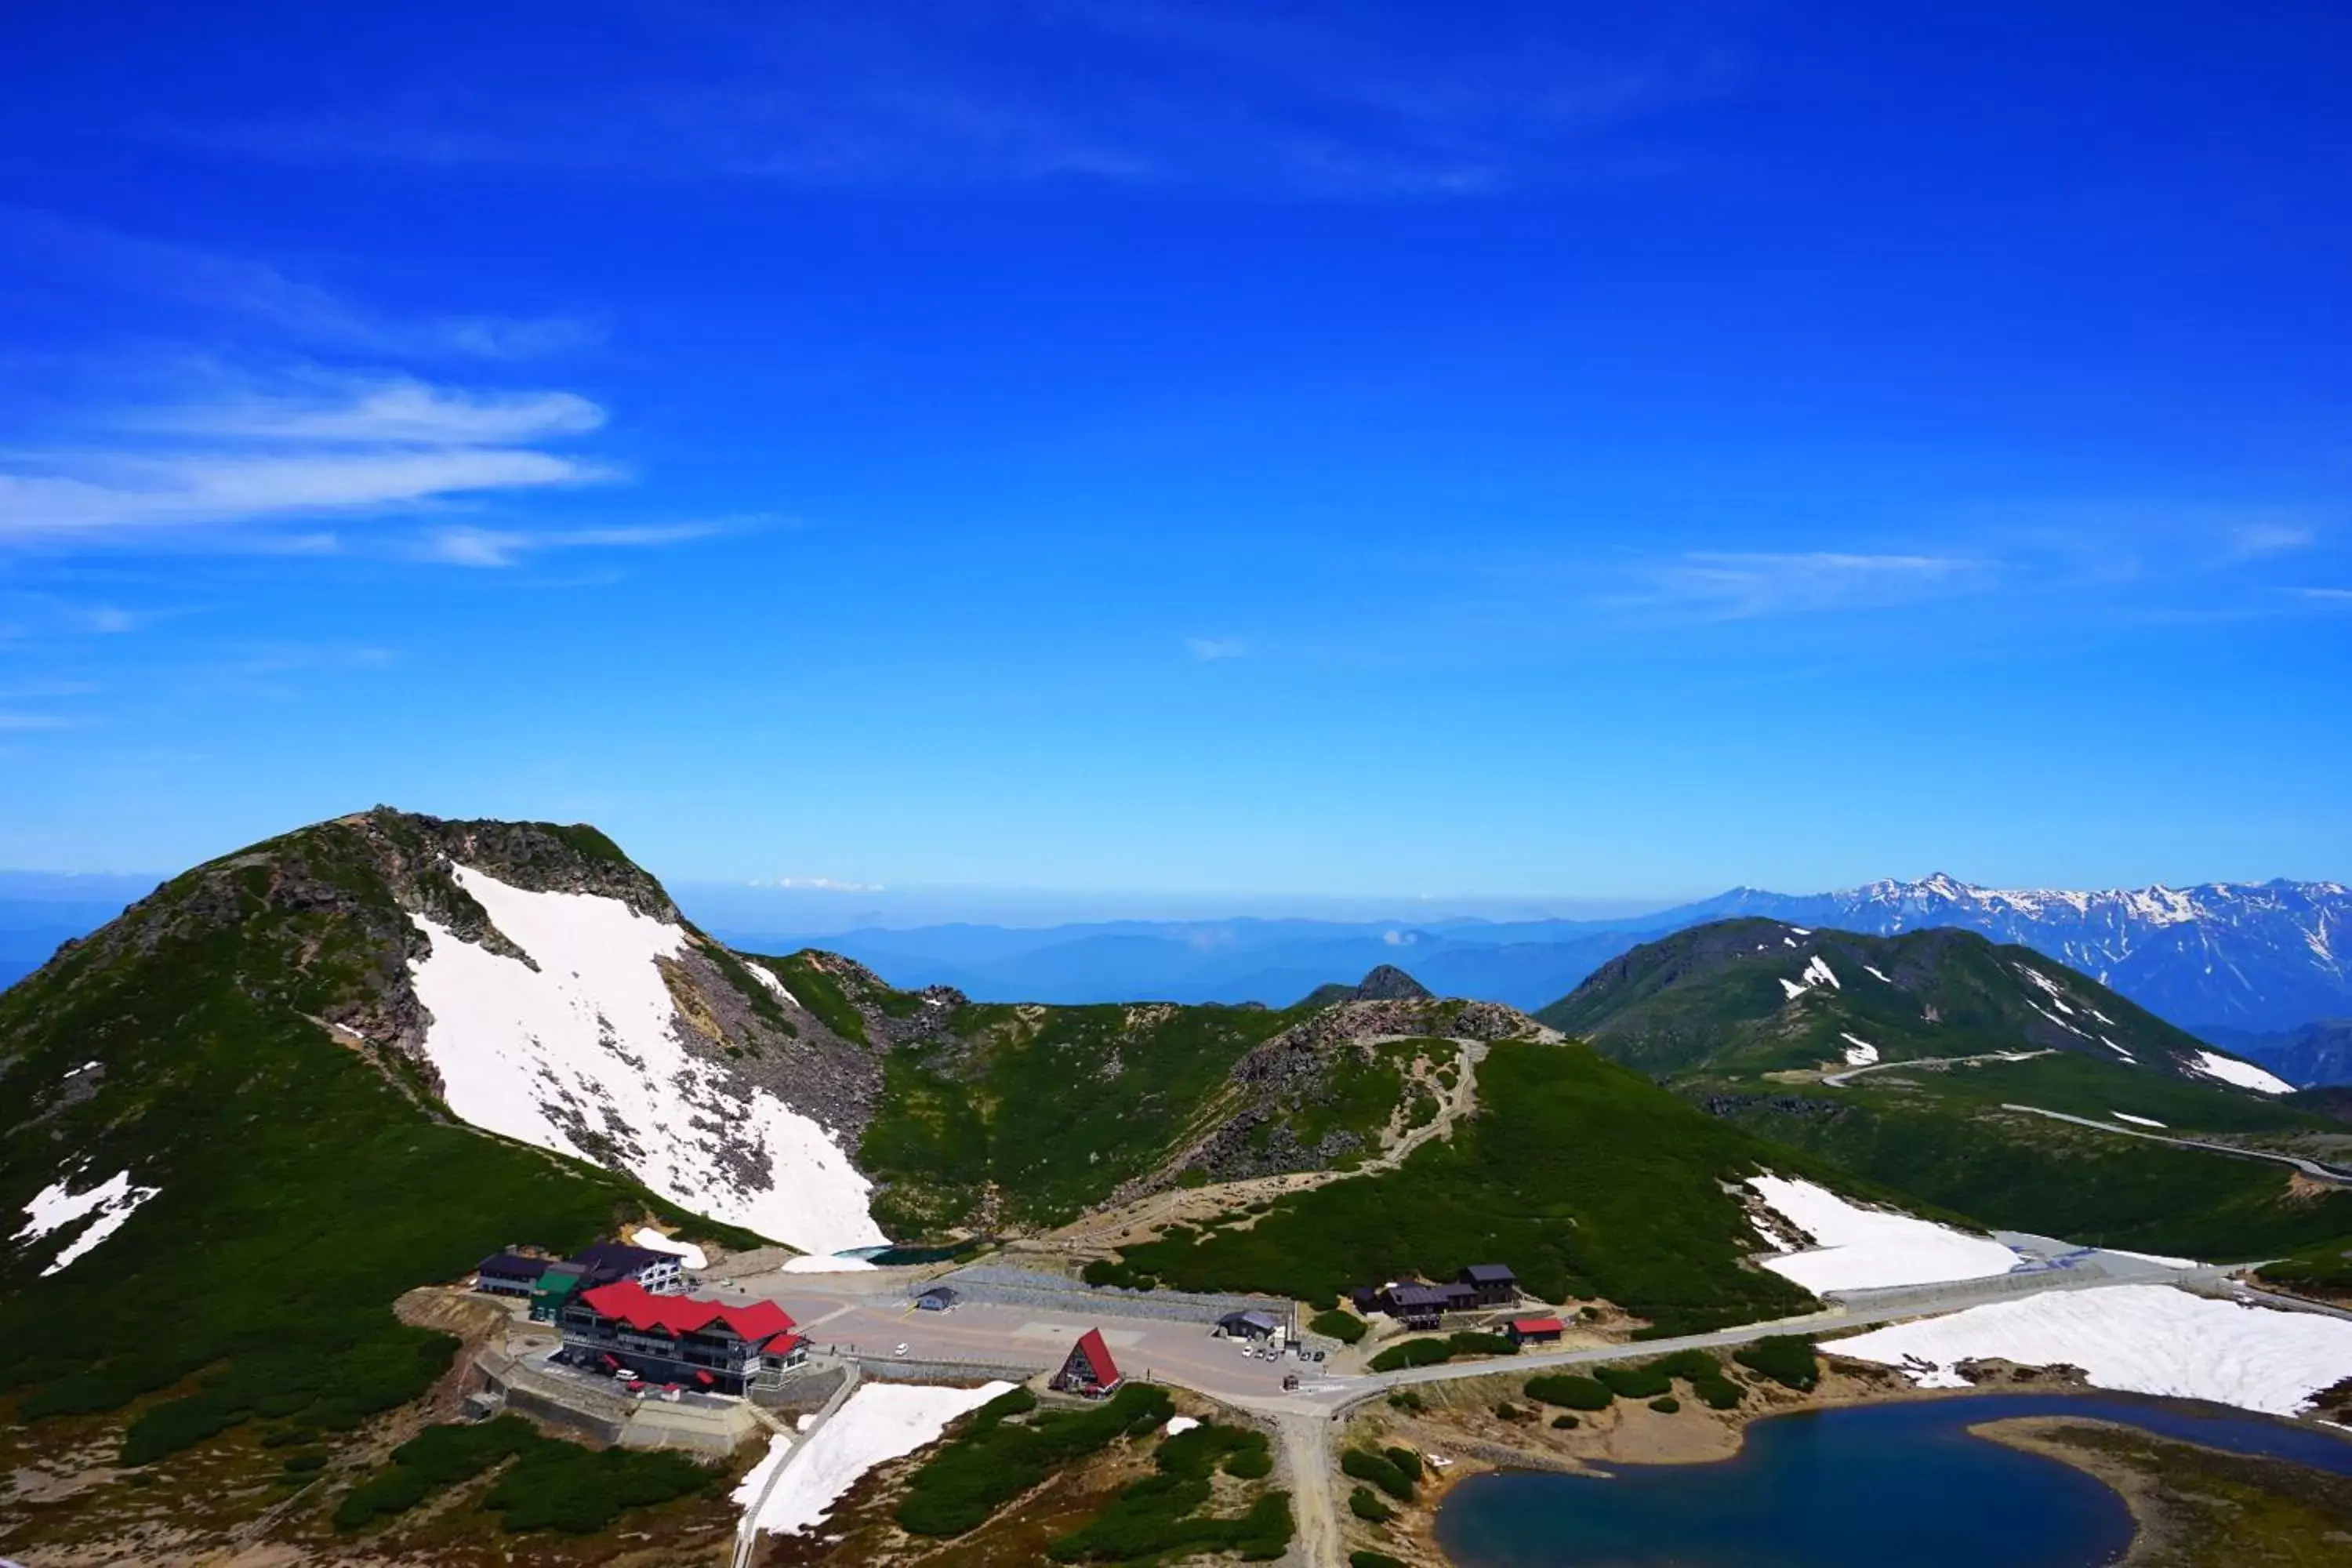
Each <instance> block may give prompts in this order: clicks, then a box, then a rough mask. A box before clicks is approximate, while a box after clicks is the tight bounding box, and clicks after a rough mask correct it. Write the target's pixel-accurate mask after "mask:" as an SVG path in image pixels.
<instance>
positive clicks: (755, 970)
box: [743, 963, 801, 1007]
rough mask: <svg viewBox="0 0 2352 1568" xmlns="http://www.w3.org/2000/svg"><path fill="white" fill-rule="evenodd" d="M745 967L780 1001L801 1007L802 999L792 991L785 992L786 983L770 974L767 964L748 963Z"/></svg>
mask: <svg viewBox="0 0 2352 1568" xmlns="http://www.w3.org/2000/svg"><path fill="white" fill-rule="evenodd" d="M743 967H744V968H746V969H748V970H750V971H751V973H752V975H753V977H754V978H756V979H757V980H758V981H759V982H760V984H762V985H765V986H766V987H767V988H768V989H769V990H771V991H772V992H774V993H775V994H776V999H777V1000H778V1001H780V1002H786V1003H789V1004H791V1005H793V1006H795V1007H797V1006H799V1005H801V999H800V998H799V997H797V996H795V995H793V994H792V993H791V992H790V991H787V990H785V989H784V983H783V982H782V981H781V980H779V979H777V978H776V977H775V976H774V975H773V974H772V973H769V972H768V966H767V965H766V964H764V963H746V964H745V965H744V966H743Z"/></svg>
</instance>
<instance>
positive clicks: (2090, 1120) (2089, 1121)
mask: <svg viewBox="0 0 2352 1568" xmlns="http://www.w3.org/2000/svg"><path fill="white" fill-rule="evenodd" d="M1823 1081H1827V1080H1826V1079H1824V1080H1823ZM2001 1109H2002V1110H2021V1111H2024V1112H2026V1113H2027V1114H2028V1115H2032V1116H2046V1117H2048V1118H2050V1120H2052V1121H2071V1122H2073V1123H2074V1125H2075V1126H2077V1127H2089V1128H2093V1129H2095V1130H2096V1131H2101V1132H2113V1133H2116V1135H2118V1136H2119V1137H2124V1138H2145V1139H2147V1141H2148V1142H2151V1143H2169V1144H2171V1145H2173V1147H2175V1148H2177V1149H2202V1150H2205V1151H2206V1152H2209V1153H2214V1154H2235V1155H2236V1156H2237V1157H2238V1158H2240V1159H2242V1160H2269V1161H2271V1162H2273V1163H2276V1164H2281V1165H2292V1166H2294V1168H2295V1169H2296V1170H2298V1171H2300V1172H2302V1173H2304V1174H2305V1175H2306V1176H2308V1177H2310V1178H2311V1179H2312V1180H2313V1181H2315V1182H2326V1183H2329V1184H2333V1185H2335V1186H2339V1187H2352V1171H2339V1170H2337V1169H2336V1167H2335V1166H2333V1165H2323V1164H2321V1163H2319V1162H2318V1161H2316V1160H2306V1159H2305V1158H2304V1157H2303V1156H2302V1155H2300V1154H2281V1153H2279V1152H2276V1151H2274V1150H2270V1149H2242V1148H2240V1147H2239V1146H2238V1145H2237V1144H2235V1143H2210V1142H2206V1141H2205V1140H2204V1139H2202V1138H2176V1137H2173V1136H2171V1135H2170V1134H2168V1133H2164V1132H2146V1131H2141V1130H2140V1129H2139V1128H2137V1127H2117V1126H2116V1124H2115V1123H2113V1122H2111V1121H2099V1120H2098V1119H2097V1118H2096V1117H2091V1116H2076V1115H2074V1114H2072V1113H2071V1112H2068V1111H2063V1110H2043V1109H2042V1107H2040V1106H2038V1105H2008V1104H2004V1105H2002V1107H2001Z"/></svg>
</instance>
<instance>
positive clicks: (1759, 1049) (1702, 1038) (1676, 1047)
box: [1536, 920, 2214, 1084]
mask: <svg viewBox="0 0 2352 1568" xmlns="http://www.w3.org/2000/svg"><path fill="white" fill-rule="evenodd" d="M1536 1016H1537V1017H1538V1019H1539V1020H1541V1021H1542V1022H1544V1023H1547V1024H1549V1025H1550V1026H1552V1027H1553V1028H1556V1029H1558V1030H1559V1031H1561V1032H1562V1033H1563V1034H1570V1035H1578V1036H1581V1037H1585V1038H1588V1039H1590V1040H1591V1041H1592V1043H1593V1044H1594V1045H1595V1046H1596V1047H1599V1048H1600V1049H1601V1051H1602V1052H1604V1053H1605V1054H1607V1055H1608V1056H1610V1057H1612V1058H1615V1059H1617V1060H1619V1061H1622V1062H1624V1063H1626V1064H1628V1065H1629V1066H1633V1067H1637V1068H1642V1069H1643V1071H1645V1072H1651V1073H1657V1074H1662V1075H1669V1076H1684V1075H1688V1074H1692V1073H1696V1072H1700V1071H1713V1072H1719V1073H1720V1072H1744V1073H1760V1072H1770V1071H1776V1070H1787V1069H1794V1068H1809V1067H1814V1066H1818V1065H1820V1064H1822V1063H1824V1062H1826V1063H1832V1064H1843V1062H1845V1060H1846V1058H1847V1052H1848V1051H1849V1050H1850V1049H1852V1048H1853V1045H1854V1042H1855V1041H1856V1040H1859V1041H1861V1042H1864V1043H1866V1044H1867V1045H1869V1046H1870V1047H1873V1048H1874V1050H1875V1051H1876V1052H1877V1053H1878V1056H1879V1058H1880V1059H1881V1060H1885V1061H1895V1060H1909V1059H1915V1058H1948V1057H1963V1056H1975V1055H1981V1054H1985V1053H1990V1052H1994V1051H2029V1050H2053V1051H2063V1052H2067V1053H2070V1054H2078V1055H2084V1056H2089V1057H2093V1058H2098V1059H2102V1060H2106V1061H2114V1062H2122V1061H2124V1060H2126V1057H2129V1058H2136V1059H2137V1064H2138V1066H2139V1068H2140V1069H2141V1070H2142V1071H2143V1072H2145V1073H2147V1075H2148V1076H2150V1077H2168V1078H2180V1077H2190V1078H2192V1079H2195V1078H2196V1075H2194V1074H2192V1073H2190V1072H2189V1069H2188V1068H2187V1067H2186V1066H2185V1065H2184V1064H2186V1063H2188V1062H2190V1061H2193V1060H2194V1059H2195V1058H2196V1057H2197V1055H2198V1053H2199V1052H2200V1051H2202V1050H2204V1049H2206V1048H2207V1047H2206V1046H2205V1044H2204V1042H2202V1041H2200V1040H2198V1039H2195V1038H2193V1037H2190V1036H2189V1035H2188V1034H2186V1033H2184V1032H2183V1031H2181V1030H2179V1029H2177V1028H2175V1027H2173V1026H2171V1025H2170V1024H2168V1023H2166V1022H2165V1021H2164V1020H2163V1019H2161V1018H2158V1017H2157V1016H2155V1015H2154V1014H2152V1013H2149V1012H2147V1010H2146V1009H2144V1008H2141V1007H2138V1006H2136V1005H2133V1004H2132V1003H2130V1002H2127V1001H2126V1000H2125V999H2124V998H2123V997H2121V996H2118V995H2116V994H2115V993H2114V992H2112V991H2109V990H2108V989H2107V988H2106V987H2105V986H2104V985H2101V984H2098V983H2097V982H2096V981H2094V980H2092V979H2090V978H2089V977H2088V976H2086V975H2083V974H2079V973H2075V972H2074V970H2071V969H2068V968H2067V967H2066V966H2065V965H2063V964H2062V963H2058V962H2056V961H2055V960H2054V959H2049V958H2044V957H2043V956H2042V955H2041V954H2040V953H2037V952H2033V951H2032V950H2031V949H2029V948H2022V947H2004V946H2001V945H1999V944H1997V943H1994V942H1989V941H1987V940H1986V939H1985V938H1983V937H1980V936H1978V935H1976V934H1975V933H1974V932H1971V931H1955V930H1951V929H1948V928H1936V929H1932V930H1927V931H1911V932H1907V933H1906V934H1905V935H1902V936H1892V937H1878V936H1861V935H1857V934H1855V933H1853V932H1851V931H1800V930H1799V929H1798V928H1796V927H1794V926H1789V925H1784V924H1782V923H1781V922H1780V921H1768V920H1738V921H1717V922H1716V923H1715V924H1712V925H1704V926H1696V927H1694V928H1692V929H1691V930H1689V931H1678V932H1676V933H1675V934H1674V935H1673V936H1669V937H1666V938H1664V939H1662V940H1660V941H1657V942H1645V943H1643V945H1641V946H1640V947H1637V948H1634V949H1633V951H1632V952H1627V953H1625V954H1624V955H1623V956H1622V957H1619V958H1615V959H1612V960H1611V961H1610V962H1609V963H1605V964H1603V965H1601V968H1599V969H1598V970H1595V971H1594V972H1593V973H1592V974H1591V976H1590V977H1589V978H1588V979H1586V981H1585V982H1584V983H1583V984H1581V985H1579V986H1578V987H1577V988H1576V989H1575V990H1574V991H1572V992H1570V994H1568V995H1566V996H1564V997H1562V998H1560V999H1559V1001H1557V1002H1555V1003H1553V1004H1552V1005H1549V1006H1548V1007H1545V1008H1543V1009H1541V1010H1540V1011H1539V1012H1538V1013H1537V1015H1536ZM2196 1081H2200V1082H2203V1083H2209V1084H2210V1083H2211V1082H2213V1081H2214V1080H2212V1079H2196Z"/></svg>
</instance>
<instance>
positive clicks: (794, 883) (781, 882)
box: [751, 877, 888, 893]
mask: <svg viewBox="0 0 2352 1568" xmlns="http://www.w3.org/2000/svg"><path fill="white" fill-rule="evenodd" d="M751 886H753V887H755V888H791V889H796V890H799V891H803V892H817V893H881V892H887V891H888V889H886V888H885V887H883V885H882V884H881V883H879V882H843V881H837V880H835V879H833V878H831V877H777V878H774V879H772V880H769V881H765V882H753V883H752V884H751Z"/></svg>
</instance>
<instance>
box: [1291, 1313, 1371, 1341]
mask: <svg viewBox="0 0 2352 1568" xmlns="http://www.w3.org/2000/svg"><path fill="white" fill-rule="evenodd" d="M1307 1329H1308V1331H1310V1332H1313V1333H1318V1334H1321V1335H1323V1336H1324V1337H1325V1338H1326V1339H1333V1340H1337V1341H1339V1342H1340V1343H1341V1344H1343V1345H1352V1344H1356V1343H1358V1342H1360V1341H1361V1340H1362V1339H1363V1337H1364V1336H1365V1335H1366V1334H1368V1333H1370V1332H1371V1331H1372V1330H1371V1325H1370V1324H1369V1323H1367V1322H1365V1321H1364V1320H1363V1319H1361V1318H1360V1317H1358V1316H1356V1314H1355V1313H1353V1312H1343V1311H1341V1310H1339V1309H1338V1308H1337V1307H1334V1308H1333V1309H1331V1310H1329V1311H1328V1312H1318V1313H1316V1314H1315V1315H1314V1316H1313V1317H1312V1318H1309V1319H1308V1320H1307Z"/></svg>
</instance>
